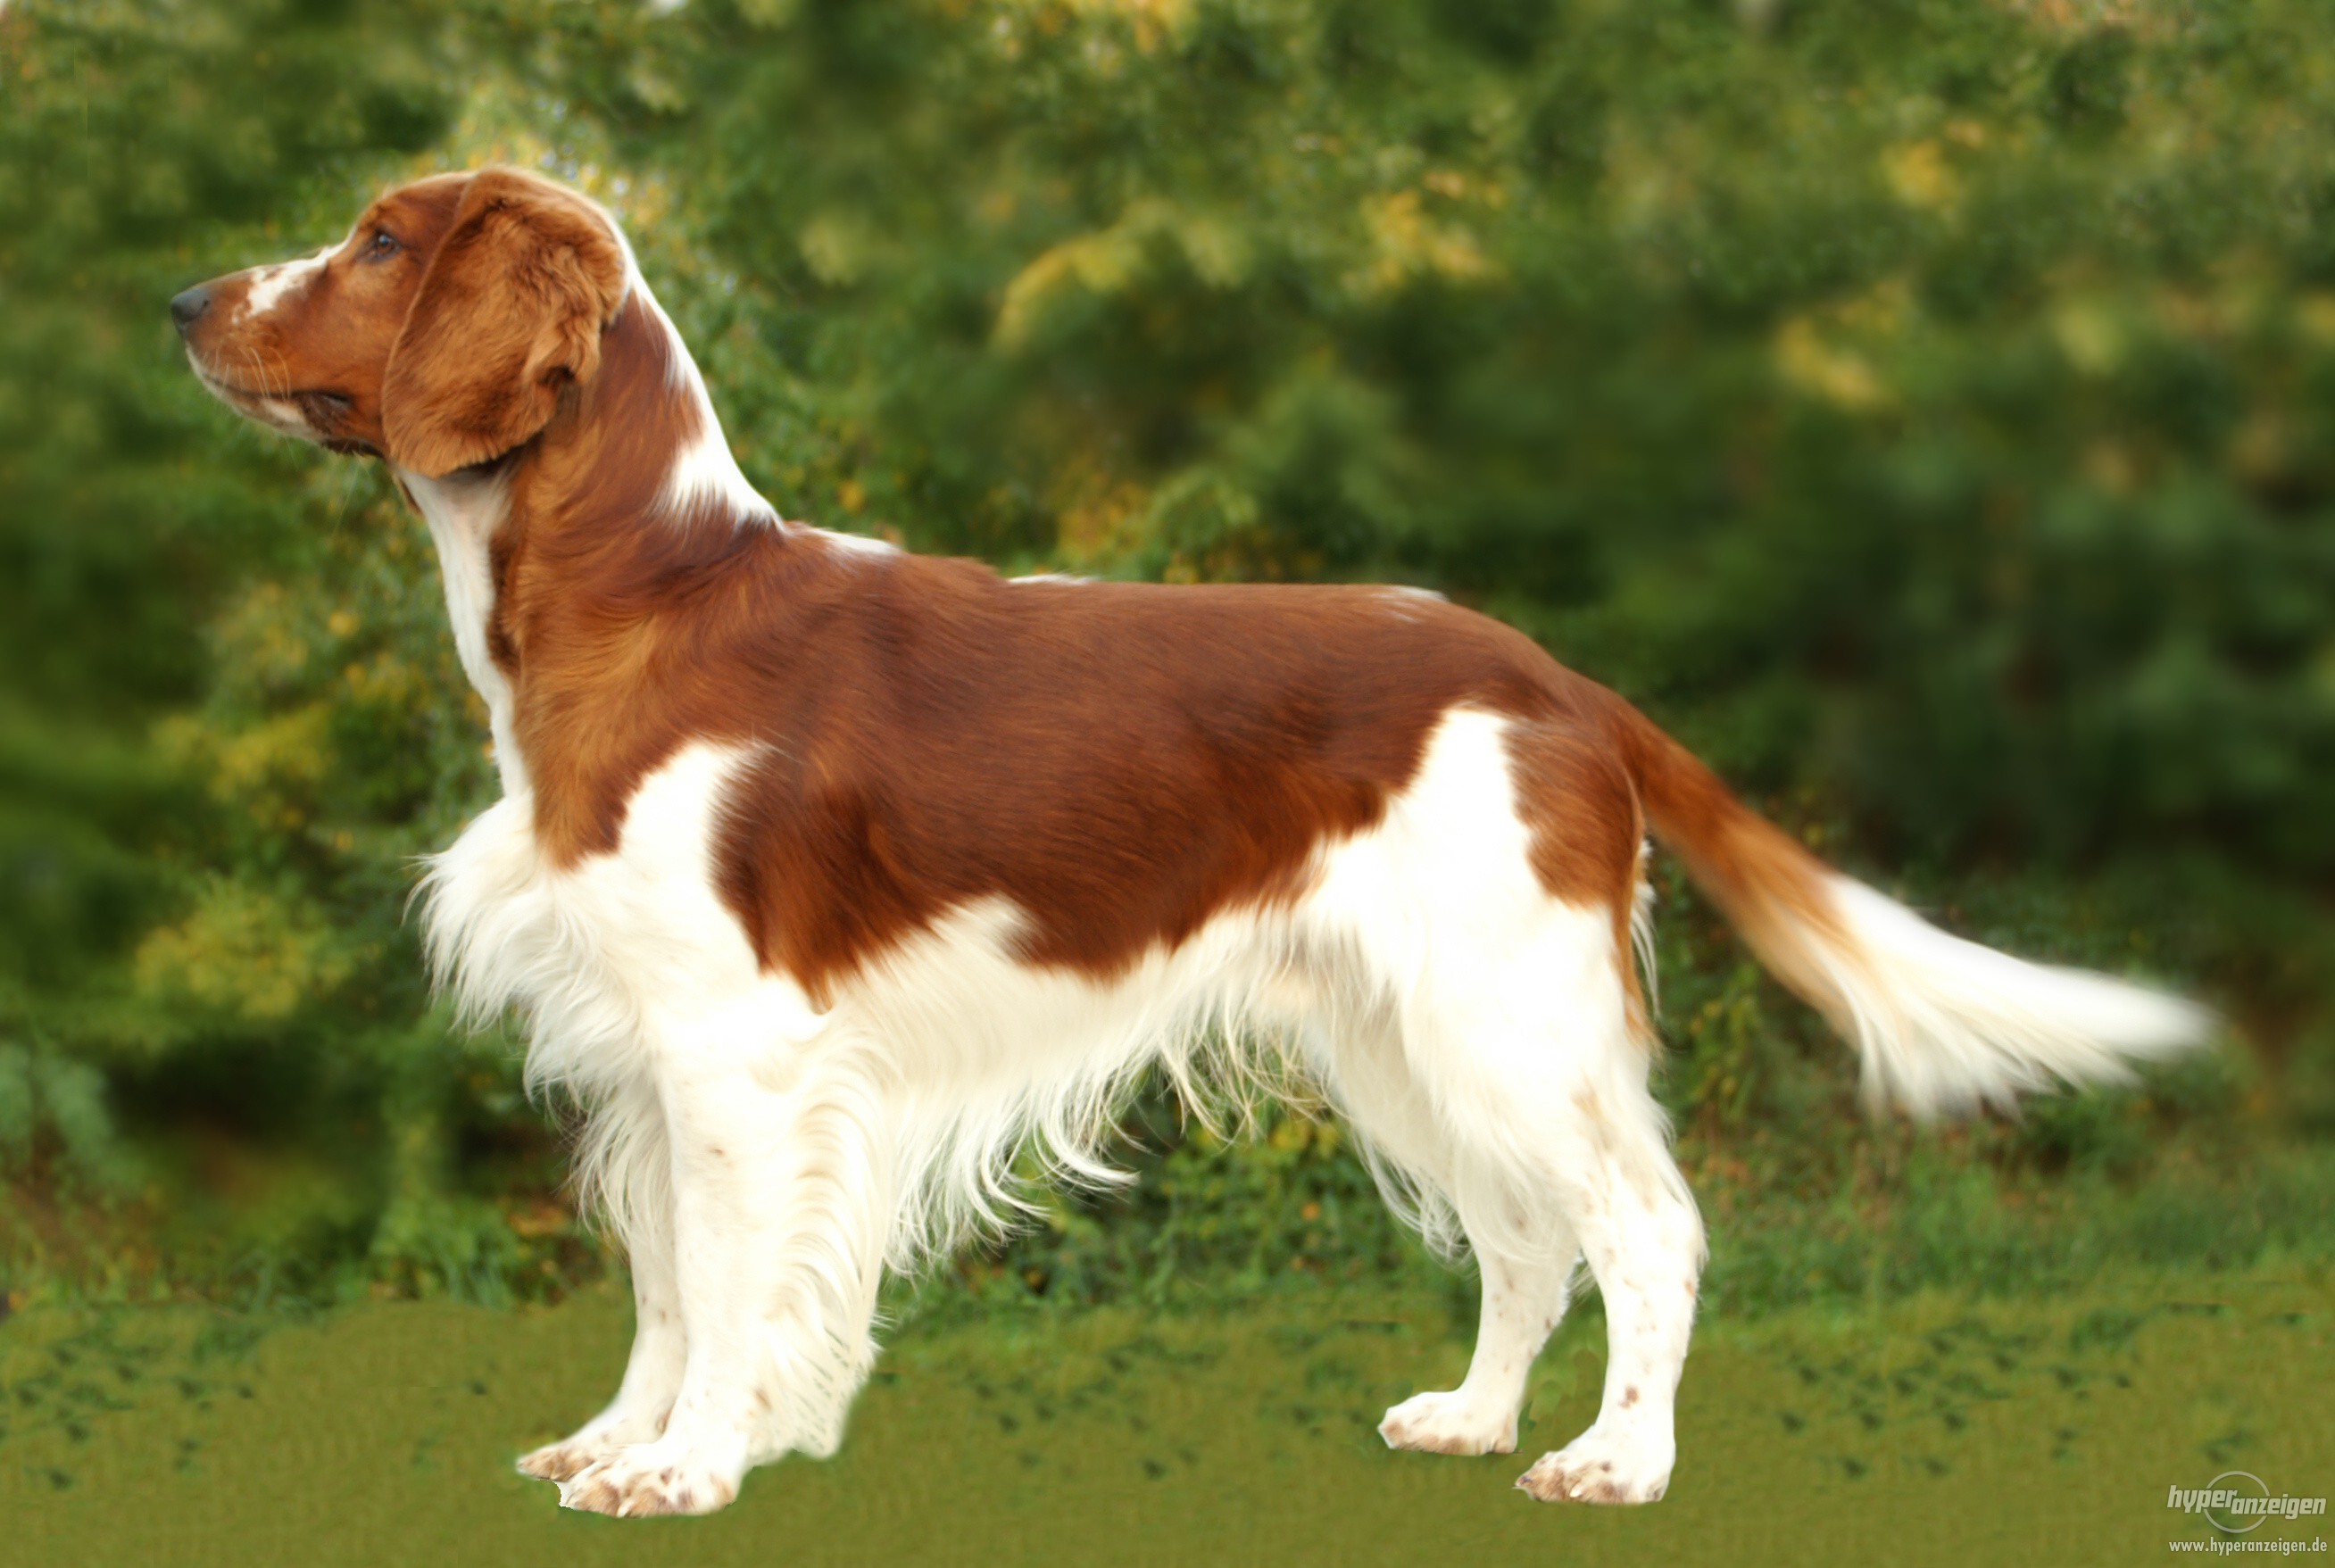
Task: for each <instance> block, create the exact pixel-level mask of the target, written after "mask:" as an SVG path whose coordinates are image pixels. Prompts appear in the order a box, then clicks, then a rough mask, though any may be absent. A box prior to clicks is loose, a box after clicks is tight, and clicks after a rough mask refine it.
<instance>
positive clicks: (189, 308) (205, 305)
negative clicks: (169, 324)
mask: <svg viewBox="0 0 2335 1568" xmlns="http://www.w3.org/2000/svg"><path fill="white" fill-rule="evenodd" d="M210 307H211V291H210V290H209V289H207V288H205V287H203V286H200V285H199V284H198V285H197V286H195V287H193V288H190V289H189V290H187V291H186V292H185V293H184V294H174V295H171V296H170V319H171V320H172V321H174V322H176V323H177V324H178V325H179V335H180V336H184V335H185V334H188V333H189V332H191V331H192V330H194V325H195V323H197V322H199V321H200V320H202V319H203V312H205V311H207V310H208V309H210Z"/></svg>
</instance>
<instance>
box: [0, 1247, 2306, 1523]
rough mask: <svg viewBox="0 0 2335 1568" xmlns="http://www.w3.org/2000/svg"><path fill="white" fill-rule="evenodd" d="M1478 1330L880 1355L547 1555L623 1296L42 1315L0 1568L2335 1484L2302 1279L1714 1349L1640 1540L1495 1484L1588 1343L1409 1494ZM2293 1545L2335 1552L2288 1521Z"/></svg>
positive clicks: (1178, 1335)
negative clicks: (1442, 1389) (797, 1440)
mask: <svg viewBox="0 0 2335 1568" xmlns="http://www.w3.org/2000/svg"><path fill="white" fill-rule="evenodd" d="M1466 1307H1467V1303H1466V1302H1463V1301H1455V1300H1454V1299H1453V1297H1452V1296H1451V1295H1450V1293H1448V1292H1442V1293H1436V1292H1420V1291H1413V1290H1407V1289H1378V1290H1371V1291H1364V1290H1340V1289H1335V1288H1331V1287H1327V1286H1321V1285H1311V1284H1305V1283H1296V1284H1293V1285H1291V1286H1290V1287H1288V1288H1286V1289H1283V1290H1279V1291H1275V1292H1266V1293H1264V1294H1261V1295H1259V1296H1257V1297H1255V1299H1253V1300H1251V1301H1249V1302H1245V1303H1244V1304H1243V1305H1241V1306H1240V1307H1239V1308H1238V1309H1237V1310H1231V1311H1219V1312H1199V1311H1189V1310H1187V1311H1180V1312H1168V1311H1160V1310H1158V1309H1147V1308H1139V1307H1133V1306H1128V1307H1112V1308H1095V1309H1085V1310H1078V1311H1063V1310H1054V1309H1040V1310H1018V1311H1007V1310H999V1311H995V1312H988V1313H985V1314H983V1315H980V1316H978V1317H974V1318H964V1317H957V1316H949V1317H937V1318H931V1319H920V1320H916V1321H911V1322H909V1323H907V1324H906V1325H905V1326H903V1327H902V1328H901V1329H899V1330H898V1331H896V1332H895V1334H894V1335H893V1336H892V1341H893V1342H892V1345H891V1348H890V1349H889V1350H888V1351H887V1355H886V1357H885V1359H884V1361H883V1363H882V1370H880V1371H879V1372H878V1374H877V1379H876V1380H875V1382H874V1383H873V1384H872V1385H871V1386H870V1388H869V1389H868V1390H867V1394H866V1395H865V1396H864V1397H863V1399H862V1400H861V1403H860V1406H859V1408H858V1410H857V1414H856V1416H855V1418H854V1423H853V1428H852V1431H851V1433H850V1436H849V1437H848V1440H847V1442H846V1444H845V1447H844V1449H843V1451H842V1453H841V1454H840V1455H839V1456H838V1457H836V1458H835V1459H833V1460H830V1461H826V1462H807V1461H799V1460H797V1461H789V1462H786V1463H783V1464H781V1465H779V1466H775V1467H772V1468H769V1469H765V1470H762V1471H759V1472H757V1473H755V1474H754V1475H753V1476H751V1477H750V1478H749V1480H748V1483H747V1485H746V1487H745V1490H744V1493H743V1495H742V1496H741V1499H740V1501H739V1502H738V1504H737V1505H735V1506H734V1507H732V1509H731V1510H730V1511H728V1512H727V1513H725V1514H723V1515H718V1516H716V1517H713V1518H711V1519H706V1520H683V1521H663V1520H660V1521H647V1522H633V1523H618V1522H613V1521H607V1520H602V1519H598V1518H590V1517H582V1516H577V1515H564V1514H562V1513H560V1512H559V1511H558V1509H557V1506H556V1504H555V1499H554V1495H553V1492H552V1489H551V1488H550V1487H548V1486H543V1485H541V1484H540V1483H537V1482H532V1481H528V1480H526V1479H524V1478H523V1477H521V1476H518V1475H517V1474H515V1473H514V1472H513V1471H512V1470H511V1469H510V1464H509V1461H510V1459H511V1458H512V1457H514V1456H515V1455H516V1454H518V1452H519V1451H521V1450H522V1449H523V1448H525V1447H528V1446H530V1445H532V1444H534V1443H536V1442H538V1441H540V1440H543V1439H545V1438H547V1437H551V1436H554V1435H556V1434H557V1433H558V1432H560V1431H562V1430H564V1429H565V1428H567V1427H568V1426H570V1425H573V1424H574V1423H575V1422H576V1420H578V1419H580V1418H582V1417H583V1416H585V1415H586V1414H588V1413H589V1411H590V1410H591V1409H592V1408H594V1407H595V1406H596V1403H597V1402H598V1400H599V1399H602V1398H604V1397H605V1396H606V1394H607V1393H608V1391H609V1390H610V1389H612V1387H613V1385H614V1382H615V1375H616V1372H617V1370H618V1369H619V1367H620V1365H621V1362H622V1358H623V1354H624V1348H625V1340H626V1335H627V1331H628V1322H627V1312H626V1309H625V1305H624V1303H623V1301H622V1299H621V1297H620V1296H619V1295H618V1294H617V1293H616V1292H615V1290H614V1289H613V1288H608V1287H603V1288H598V1289H595V1290H591V1291H587V1292H583V1293H581V1294H579V1295H577V1296H576V1297H575V1298H573V1299H571V1300H570V1301H568V1302H565V1303H563V1304H561V1305H559V1306H557V1307H551V1308H526V1309H520V1310H516V1311H493V1310H489V1309H485V1308H480V1307H476V1306H464V1305H459V1304H454V1303H451V1302H376V1303H369V1304H363V1305H358V1306H353V1307H344V1308H337V1309H334V1310H331V1311H328V1312H317V1313H307V1314H286V1313H276V1314H235V1313H228V1312H219V1311H217V1310H215V1309H208V1308H197V1307H147V1308H127V1307H112V1308H107V1307H100V1306H93V1305H87V1304H84V1305H81V1306H53V1307H52V1306H44V1307H38V1308H35V1309H34V1310H32V1311H29V1312H21V1313H19V1314H17V1315H16V1316H15V1318H14V1319H12V1320H10V1321H7V1322H6V1323H5V1325H0V1387H5V1393H6V1399H5V1414H0V1421H5V1428H0V1517H5V1519H6V1520H7V1521H8V1525H7V1532H6V1533H7V1534H8V1536H9V1538H10V1541H11V1550H10V1552H9V1553H7V1556H8V1560H9V1561H10V1562H12V1563H23V1564H25V1565H26V1568H50V1565H52V1564H54V1565H57V1568H63V1565H66V1564H73V1565H75V1568H79V1565H82V1564H111V1563H183V1564H189V1565H200V1564H207V1563H235V1564H237V1565H238V1568H265V1565H268V1564H276V1563H285V1564H304V1565H305V1564H315V1563H334V1564H336V1565H337V1564H348V1565H352V1568H354V1565H357V1564H370V1563H384V1564H387V1563H432V1564H437V1563H471V1562H480V1563H485V1562H493V1563H512V1564H525V1563H561V1564H566V1565H575V1568H585V1565H588V1564H593V1563H604V1562H605V1563H619V1562H621V1563H627V1564H638V1563H663V1562H687V1563H702V1564H722V1563H770V1562H774V1561H784V1562H787V1563H799V1564H825V1563H837V1564H842V1563H892V1562H901V1561H914V1562H917V1563H1051V1562H1064V1563H1068V1562H1096V1561H1104V1562H1110V1563H1129V1564H1148V1563H1194V1562H1204V1561H1205V1562H1220V1563H1249V1562H1255V1563H1268V1562H1269V1563H1342V1564H1343V1563H1422V1562H1468V1563H1528V1562H1529V1563H1545V1562H1549V1561H1554V1560H1556V1559H1558V1558H1560V1557H1561V1558H1562V1559H1563V1560H1564V1561H1565V1562H1567V1563H1602V1562H1619V1561H1633V1562H1662V1563H1729V1564H1742V1563H1764V1562H1771V1561H1772V1562H1786V1561H1805V1560H1808V1559H1810V1558H1821V1559H1840V1560H1849V1559H1852V1558H1855V1559H1858V1560H1870V1561H1873V1562H1876V1563H1932V1562H1936V1563H1970V1562H1974V1561H2034V1562H2041V1561H2052V1562H2061V1563H2128V1562H2132V1561H2136V1560H2137V1559H2139V1558H2140V1557H2141V1556H2142V1555H2143V1554H2153V1553H2164V1552H2165V1549H2166V1548H2165V1543H2166V1542H2167V1541H2168V1540H2170V1539H2175V1538H2179V1539H2201V1538H2203V1537H2204V1535H2206V1534H2208V1533H2209V1532H2208V1529H2207V1527H2206V1526H2205V1525H2204V1524H2203V1523H2202V1522H2201V1521H2199V1520H2198V1519H2196V1518H2195V1517H2194V1516H2185V1515H2178V1514H2175V1513H2173V1512H2171V1511H2168V1509H2167V1507H2166V1505H2165V1496H2166V1492H2167V1489H2168V1488H2169V1487H2170V1486H2174V1485H2176V1484H2177V1485H2179V1486H2185V1487H2191V1486H2203V1485H2204V1484H2205V1483H2206V1482H2207V1481H2209V1480H2210V1479H2212V1478H2213V1477H2214V1476H2215V1475H2217V1474H2218V1473H2220V1472H2221V1471H2224V1470H2227V1469H2230V1468H2233V1467H2234V1468H2240V1469H2243V1470H2247V1471H2250V1472H2253V1473H2254V1474H2257V1475H2259V1476H2262V1478H2263V1479H2264V1481H2265V1482H2267V1483H2268V1485H2269V1486H2271V1488H2272V1490H2274V1491H2276V1490H2283V1491H2287V1492H2291V1493H2295V1494H2302V1495H2320V1494H2323V1493H2325V1492H2327V1491H2328V1490H2329V1489H2330V1482H2335V1425H2330V1423H2329V1422H2328V1421H2327V1420H2326V1418H2325V1408H2324V1396H2325V1390H2326V1389H2327V1388H2328V1387H2329V1386H2330V1381H2335V1338H2330V1330H2335V1283H2330V1277H2329V1275H2328V1273H2326V1271H2325V1270H2323V1269H2321V1268H2318V1267H2316V1266H2313V1265H2303V1266H2300V1267H2297V1268H2294V1269H2291V1270H2279V1271H2264V1272H2256V1273H2251V1274H2243V1275H2241V1274H2228V1273H2220V1274H2213V1273H2208V1274H2195V1275H2184V1274H2179V1273H2165V1272H2156V1273H2146V1274H2135V1275H2132V1276H2130V1277H2128V1278H2127V1277H2117V1278H2107V1277H2100V1278H2096V1279H2095V1280H2094V1281H2093V1282H2091V1283H2090V1284H2089V1285H2088V1287H2086V1288H2085V1289H2084V1290H2082V1291H2080V1292H2077V1293H2074V1294H2071V1295H2064V1296H2060V1297H2057V1298H2039V1297H2032V1296H2030V1297H2024V1298H2012V1299H2005V1300H1986V1299H1981V1298H1978V1297H1974V1296H1972V1295H1970V1294H1967V1293H1963V1294H1957V1295H1952V1296H1948V1295H1942V1294H1937V1293H1929V1294H1924V1295H1922V1296H1918V1297H1914V1298H1910V1299H1905V1300H1900V1301H1895V1302H1888V1303H1886V1304H1884V1305H1880V1306H1874V1307H1842V1306H1838V1305H1834V1306H1829V1307H1823V1308H1806V1309H1800V1310H1797V1311H1788V1312H1777V1313H1771V1314H1768V1315H1765V1316H1762V1317H1760V1318H1759V1319H1757V1320H1752V1321H1736V1320H1730V1319H1729V1317H1727V1316H1726V1315H1725V1314H1724V1313H1714V1314H1713V1315H1712V1317H1711V1320H1710V1321H1707V1322H1706V1323H1705V1324H1704V1326H1703V1328H1702V1330H1701V1332H1700V1337H1699V1340H1698V1344H1697V1348H1696V1350H1695V1354H1694V1356H1693V1359H1692V1360H1691V1362H1690V1365H1689V1368H1688V1375H1687V1381H1686V1386H1685V1389H1684V1390H1683V1392H1682V1395H1681V1410H1680V1439H1681V1463H1680V1466H1679V1469H1678V1472H1677V1475H1676V1477H1675V1479H1674V1481H1673V1483H1672V1486H1671V1495H1670V1496H1669V1498H1668V1499H1667V1500H1665V1501H1664V1502H1662V1504H1660V1505H1655V1506H1653V1507H1651V1508H1645V1509H1632V1510H1594V1509H1585V1508H1571V1507H1545V1506H1540V1505H1533V1504H1531V1503H1529V1502H1527V1501H1526V1499H1524V1498H1523V1497H1522V1496H1520V1495H1517V1494H1516V1493H1515V1492H1514V1491H1513V1490H1512V1489H1511V1486H1510V1483H1511V1482H1512V1480H1513V1478H1514V1476H1516V1474H1517V1473H1518V1472H1519V1471H1521V1470H1522V1469H1523V1467H1524V1466H1525V1464H1526V1461H1527V1460H1528V1458H1529V1457H1530V1455H1531V1454H1533V1453H1537V1452H1539V1451H1540V1450H1542V1449H1545V1448H1547V1447H1555V1446H1556V1445H1557V1444H1559V1443H1561V1442H1562V1441H1564V1440H1565V1438H1567V1437H1570V1436H1572V1435H1573V1433H1574V1432H1575V1431H1576V1430H1578V1429H1579V1428H1581V1427H1582V1426H1583V1425H1584V1424H1585V1423H1586V1422H1587V1421H1588V1419H1589V1418H1590V1417H1591V1416H1592V1414H1593V1413H1594V1407H1595V1403H1596V1398H1597V1390H1598V1387H1599V1377H1600V1370H1601V1367H1602V1360H1603V1348H1602V1334H1603V1324H1602V1322H1600V1321H1598V1318H1597V1315H1596V1313H1595V1312H1594V1309H1593V1310H1591V1311H1589V1312H1586V1313H1584V1314H1582V1315H1580V1316H1578V1317H1576V1319H1575V1320H1574V1321H1572V1322H1569V1323H1568V1324H1567V1326H1566V1328H1565V1330H1564V1331H1562V1332H1561V1334H1560V1336H1559V1338H1558V1340H1557V1341H1556V1342H1555V1344H1554V1345H1552V1346H1551V1348H1550V1350H1548V1351H1547V1352H1546V1354H1545V1356H1544V1357H1543V1359H1542V1361H1541V1363H1540V1365H1539V1368H1538V1370H1537V1372H1536V1379H1535V1383H1534V1391H1533V1399H1532V1403H1531V1406H1530V1408H1529V1412H1528V1418H1527V1420H1528V1424H1527V1428H1526V1433H1525V1439H1524V1445H1525V1449H1526V1452H1524V1453H1521V1454H1519V1455H1517V1456H1516V1457H1513V1458H1510V1457H1500V1458H1488V1459H1482V1460H1457V1459H1446V1458H1438V1457H1426V1456H1420V1455H1410V1454H1390V1453H1388V1452H1386V1451H1385V1450H1384V1448H1383V1447H1381V1446H1380V1444H1379V1442H1378V1439H1377V1438H1376V1437H1375V1436H1374V1434H1373V1432H1372V1429H1371V1428H1372V1425H1373V1423H1374V1422H1375V1421H1376V1419H1377V1417H1378V1415H1379V1413H1380V1411H1381V1409H1382V1408H1384V1407H1385V1406H1386V1405H1388V1404H1390V1403H1391V1402H1392V1401H1393V1400H1395V1399H1399V1398H1400V1397H1402V1396H1404V1395H1405V1394H1408V1393H1409V1392H1410V1391H1412V1390H1414V1389H1418V1388H1420V1387H1427V1386H1448V1380H1449V1379H1453V1378H1455V1377H1456V1376H1457V1374H1458V1370H1459V1369H1460V1368H1461V1367H1462V1366H1463V1365H1464V1364H1465V1361H1466V1357H1467V1350H1468V1331H1469V1328H1470V1324H1469V1323H1468V1321H1467V1319H1468V1312H1467V1311H1466ZM2263 1530H2264V1531H2265V1532H2268V1533H2271V1534H2282V1535H2286V1536H2292V1537H2295V1538H2297V1539H2300V1540H2302V1541H2304V1542H2306V1543H2307V1542H2308V1541H2309V1540H2311V1538H2312V1537H2313V1536H2314V1535H2325V1534H2328V1533H2329V1532H2328V1528H2327V1521H2326V1520H2325V1519H2324V1518H2323V1517H2321V1518H2320V1519H2317V1520H2312V1519H2301V1520H2297V1521H2294V1522H2291V1523H2289V1522H2285V1521H2272V1522H2270V1523H2269V1524H2265V1525H2264V1526H2263Z"/></svg>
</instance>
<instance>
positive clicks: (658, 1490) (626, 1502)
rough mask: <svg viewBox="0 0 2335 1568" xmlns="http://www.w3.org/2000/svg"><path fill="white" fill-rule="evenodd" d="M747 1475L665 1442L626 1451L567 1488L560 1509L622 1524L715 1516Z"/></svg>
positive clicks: (603, 1461)
mask: <svg viewBox="0 0 2335 1568" xmlns="http://www.w3.org/2000/svg"><path fill="white" fill-rule="evenodd" d="M742 1470H743V1466H741V1465H737V1464H730V1465H723V1464H720V1463H717V1462H715V1461H713V1460H711V1459H708V1458H706V1457H704V1456H702V1455H701V1454H698V1453H694V1452H693V1451H692V1450H691V1449H689V1448H688V1447H684V1446H683V1445H680V1444H676V1443H673V1442H669V1441H667V1440H665V1439H663V1438H660V1439H659V1440H657V1441H656V1442H654V1443H641V1444H637V1445H635V1446H634V1447H629V1448H620V1449H618V1450H617V1451H616V1452H615V1453H614V1454H611V1455H609V1456H608V1457H606V1458H605V1459H601V1460H599V1461H597V1462H596V1463H595V1464H592V1465H590V1466H586V1468H585V1469H583V1470H581V1471H579V1472H577V1473H576V1475H575V1476H572V1477H570V1478H569V1479H567V1480H566V1481H563V1482H561V1483H560V1486H559V1505H560V1506H561V1507H563V1508H575V1509H578V1510H581V1511H582V1512H584V1513H586V1514H612V1515H615V1516H616V1517H617V1518H620V1519H632V1518H639V1517H641V1516H643V1515H649V1514H711V1513H712V1512H714V1511H715V1510H716V1509H719V1508H726V1507H728V1506H729V1505H730V1502H731V1500H732V1498H734V1497H736V1496H737V1495H738V1477H739V1476H740V1475H741V1473H742Z"/></svg>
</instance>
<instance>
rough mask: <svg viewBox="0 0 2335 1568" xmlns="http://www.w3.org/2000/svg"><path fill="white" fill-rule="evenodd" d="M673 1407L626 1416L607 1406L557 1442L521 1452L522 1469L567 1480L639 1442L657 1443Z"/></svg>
mask: <svg viewBox="0 0 2335 1568" xmlns="http://www.w3.org/2000/svg"><path fill="white" fill-rule="evenodd" d="M669 1413H670V1407H668V1408H666V1409H664V1410H659V1411H658V1412H657V1413H656V1414H655V1415H654V1416H623V1415H618V1414H616V1413H615V1412H614V1411H609V1410H604V1411H602V1412H601V1413H600V1414H599V1415H597V1416H595V1417H593V1418H592V1419H590V1420H588V1421H586V1422H585V1423H584V1425H582V1426H581V1427H578V1428H576V1430H575V1431H573V1432H570V1433H568V1434H567V1436H566V1437H562V1438H560V1439H559V1441H557V1443H547V1444H545V1445H544V1446H543V1447H540V1448H538V1449H536V1450H535V1452H533V1453H531V1454H524V1455H521V1456H520V1457H519V1461H518V1473H519V1474H520V1475H522V1476H534V1477H535V1478H536V1479H537V1480H538V1481H565V1480H567V1479H568V1478H569V1477H571V1476H576V1475H577V1474H578V1473H580V1472H582V1471H584V1470H586V1469H588V1468H590V1467H591V1466H594V1465H596V1464H598V1463H599V1462H600V1461H601V1460H603V1459H606V1458H607V1457H610V1456H612V1455H614V1454H615V1452H616V1451H617V1450H618V1449H620V1448H628V1447H632V1446H633V1445H634V1444H635V1443H654V1442H655V1441H656V1439H657V1434H659V1433H660V1432H663V1431H664V1422H665V1417H666V1415H667V1414H669Z"/></svg>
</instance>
